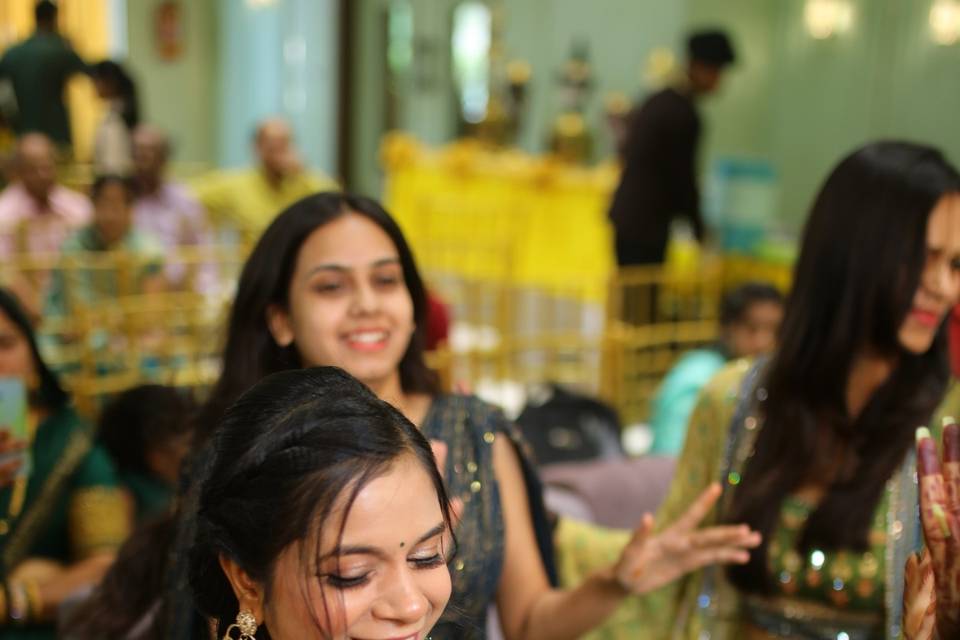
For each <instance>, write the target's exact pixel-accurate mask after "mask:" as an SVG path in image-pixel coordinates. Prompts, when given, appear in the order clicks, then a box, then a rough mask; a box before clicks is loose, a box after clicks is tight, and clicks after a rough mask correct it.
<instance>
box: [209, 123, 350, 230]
mask: <svg viewBox="0 0 960 640" xmlns="http://www.w3.org/2000/svg"><path fill="white" fill-rule="evenodd" d="M254 149H255V151H256V155H257V161H258V166H257V167H255V168H252V169H246V170H241V171H225V172H216V173H213V174H211V175H208V176H205V177H203V178H202V179H201V180H200V181H199V182H198V183H197V184H196V185H195V191H196V194H197V197H198V198H199V199H200V202H201V203H202V204H203V206H204V207H206V209H207V211H208V212H209V213H210V214H211V215H212V216H214V218H215V220H216V222H217V223H218V224H221V225H225V226H228V227H233V228H235V229H237V230H239V231H240V232H241V233H242V234H243V236H244V237H245V238H246V239H248V240H253V239H255V238H257V237H258V236H259V235H260V232H262V231H263V230H264V229H265V228H266V227H267V225H268V224H270V222H271V221H272V220H273V219H274V217H276V215H277V214H278V213H280V211H282V210H283V209H284V208H286V207H287V206H289V205H290V204H293V203H294V202H296V201H297V200H299V199H300V198H302V197H304V196H307V195H310V194H311V193H315V192H317V191H324V190H330V189H337V188H338V187H337V185H336V183H335V182H334V181H333V180H331V179H330V178H328V177H326V176H323V175H320V174H317V173H310V172H307V171H305V170H304V169H303V167H302V165H301V163H300V159H299V156H298V154H297V150H296V147H295V145H294V142H293V132H292V131H291V130H290V125H288V124H287V123H286V122H284V121H283V120H280V119H275V118H271V119H268V120H264V121H263V122H261V123H260V124H259V126H258V127H257V129H256V133H255V135H254Z"/></svg>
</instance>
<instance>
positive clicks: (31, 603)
mask: <svg viewBox="0 0 960 640" xmlns="http://www.w3.org/2000/svg"><path fill="white" fill-rule="evenodd" d="M23 591H24V593H26V594H27V620H29V621H32V622H37V621H39V620H40V614H41V613H43V611H42V609H43V601H42V600H41V599H40V585H39V584H37V581H36V580H24V581H23Z"/></svg>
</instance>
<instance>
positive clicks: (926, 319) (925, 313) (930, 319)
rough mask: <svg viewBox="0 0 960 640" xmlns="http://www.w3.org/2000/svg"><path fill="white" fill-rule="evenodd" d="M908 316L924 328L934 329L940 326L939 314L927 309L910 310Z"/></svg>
mask: <svg viewBox="0 0 960 640" xmlns="http://www.w3.org/2000/svg"><path fill="white" fill-rule="evenodd" d="M910 316H911V317H912V318H913V319H914V320H916V321H917V322H919V323H920V324H922V325H923V326H925V327H936V326H937V325H938V324H940V314H939V313H936V312H935V311H929V310H927V309H912V310H911V311H910Z"/></svg>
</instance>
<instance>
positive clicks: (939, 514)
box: [931, 504, 950, 538]
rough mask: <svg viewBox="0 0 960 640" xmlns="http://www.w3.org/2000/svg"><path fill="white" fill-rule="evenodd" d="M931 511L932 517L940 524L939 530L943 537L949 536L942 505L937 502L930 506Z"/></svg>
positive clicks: (948, 526)
mask: <svg viewBox="0 0 960 640" xmlns="http://www.w3.org/2000/svg"><path fill="white" fill-rule="evenodd" d="M931 511H933V517H934V518H936V519H937V522H938V523H939V524H940V532H941V533H943V537H944V538H949V537H950V525H949V524H947V514H946V513H944V511H943V507H942V506H940V505H939V504H935V505H933V506H932V507H931Z"/></svg>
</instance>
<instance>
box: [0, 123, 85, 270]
mask: <svg viewBox="0 0 960 640" xmlns="http://www.w3.org/2000/svg"><path fill="white" fill-rule="evenodd" d="M14 165H15V167H14V169H15V171H16V178H17V179H16V181H15V182H13V184H11V185H10V186H8V187H7V188H6V189H4V190H3V192H2V193H0V258H3V259H7V258H8V257H9V256H10V255H11V254H13V253H29V254H39V253H45V254H46V253H50V254H56V253H58V252H59V251H60V245H61V244H62V243H63V241H64V239H66V237H67V236H68V235H69V234H70V233H71V232H72V231H73V230H75V229H78V228H80V227H82V226H83V225H85V224H87V223H89V222H90V219H91V213H92V211H93V205H91V204H90V200H89V199H88V198H87V197H86V196H85V195H83V194H82V193H78V192H76V191H72V190H70V189H68V188H66V187H64V186H63V185H61V184H57V165H56V158H55V151H54V147H53V144H52V143H51V142H50V139H49V138H47V137H46V136H45V135H43V134H42V133H28V134H26V135H24V136H23V137H22V138H20V140H19V141H18V142H17V150H16V155H15V158H14Z"/></svg>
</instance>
